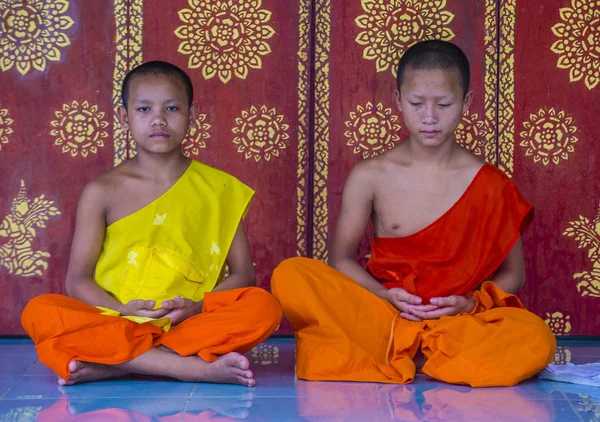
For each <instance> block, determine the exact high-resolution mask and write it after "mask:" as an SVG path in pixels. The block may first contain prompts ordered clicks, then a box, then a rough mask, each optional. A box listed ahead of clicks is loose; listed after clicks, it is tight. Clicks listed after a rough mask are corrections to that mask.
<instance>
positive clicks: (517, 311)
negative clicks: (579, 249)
mask: <svg viewBox="0 0 600 422" xmlns="http://www.w3.org/2000/svg"><path fill="white" fill-rule="evenodd" d="M469 77H470V76H469V63H468V60H467V58H466V57H465V55H464V53H463V52H462V51H461V50H460V49H459V48H458V47H456V46H454V45H453V44H450V43H447V42H442V41H426V42H422V43H418V44H416V45H414V46H413V47H411V48H410V49H408V50H407V51H406V53H405V54H404V55H403V57H402V59H401V61H400V64H399V67H398V72H397V82H398V83H397V85H398V91H396V93H395V100H396V103H397V106H398V108H399V110H400V111H401V113H402V114H403V118H404V124H405V127H406V128H407V129H408V131H409V133H410V135H409V137H408V139H406V140H405V141H404V142H402V143H401V144H400V145H398V146H396V147H395V148H393V149H391V150H390V151H388V152H385V153H383V154H381V155H379V156H377V157H374V158H371V159H368V160H364V161H362V162H360V163H359V164H357V165H356V167H355V168H354V169H353V170H352V172H351V173H350V175H349V177H348V180H347V182H346V186H345V188H344V194H343V199H342V209H341V213H340V216H339V220H338V223H337V227H336V230H335V233H334V234H333V238H332V243H331V245H330V254H329V257H330V264H331V266H332V267H333V268H330V267H327V266H326V265H324V264H323V263H320V262H318V261H314V260H309V259H303V258H294V259H290V260H287V261H284V262H283V263H282V264H280V266H279V267H278V268H277V269H276V270H275V272H274V275H273V279H272V289H273V293H274V294H275V296H276V297H277V298H278V299H279V301H280V303H281V304H282V307H283V311H284V314H285V315H286V316H287V318H288V319H289V320H290V322H291V324H292V326H293V327H294V329H295V331H296V340H297V367H296V368H297V369H296V370H297V375H298V377H299V378H303V379H307V380H349V381H372V382H383V383H410V382H412V381H413V379H414V375H415V371H416V369H417V366H419V367H420V370H421V371H422V372H423V373H425V374H427V375H430V376H432V377H434V378H437V379H440V380H442V381H446V382H449V383H456V384H468V385H471V386H474V387H475V386H477V387H480V386H481V387H482V386H508V385H514V384H517V383H518V382H520V381H521V380H524V379H526V378H529V377H531V376H533V375H535V374H536V373H537V372H538V371H540V370H541V369H542V368H544V367H545V366H546V365H547V364H548V363H549V362H550V361H551V360H552V358H553V354H554V350H555V347H556V341H555V338H554V337H553V335H552V334H551V332H550V330H549V328H548V327H547V326H546V324H545V323H544V322H543V321H542V320H541V319H540V318H538V317H537V316H536V315H534V314H532V313H531V312H529V311H527V310H526V309H525V308H524V307H523V305H522V304H521V302H520V301H519V299H518V298H517V297H516V296H515V295H514V294H515V293H516V292H517V291H518V290H519V289H520V288H521V287H522V286H523V283H524V282H525V270H524V260H523V247H522V244H521V237H520V236H521V233H522V231H523V230H525V228H526V227H527V225H528V224H529V222H530V220H531V217H532V207H531V205H529V204H528V203H527V201H525V199H523V197H522V196H521V195H520V193H519V191H518V190H517V188H516V187H515V185H514V184H513V182H512V181H511V180H510V179H509V178H508V177H507V176H506V175H504V173H502V172H501V171H500V170H498V169H497V168H495V167H493V166H492V165H489V164H485V163H484V162H483V161H482V160H481V159H479V158H478V157H476V156H474V155H473V154H472V153H470V152H469V151H467V150H466V149H464V148H462V147H461V146H460V145H459V144H458V143H457V142H456V141H455V138H454V132H455V130H456V128H457V127H458V124H459V123H460V121H461V118H462V115H463V113H465V112H466V111H467V109H468V108H469V105H470V104H471V100H472V98H473V93H472V91H469ZM369 219H371V221H372V224H373V226H374V231H375V236H374V238H373V240H372V256H371V258H370V260H369V262H368V264H367V268H366V269H365V268H362V267H361V266H360V265H359V264H358V263H357V262H356V261H355V254H356V249H357V246H358V243H359V241H360V239H361V238H362V236H363V234H364V231H365V229H366V227H367V224H368V222H369Z"/></svg>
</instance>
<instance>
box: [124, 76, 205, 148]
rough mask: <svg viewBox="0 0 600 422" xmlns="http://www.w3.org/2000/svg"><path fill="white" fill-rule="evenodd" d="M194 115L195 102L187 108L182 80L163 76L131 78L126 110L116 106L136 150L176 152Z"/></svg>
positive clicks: (196, 109) (195, 111) (195, 109)
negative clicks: (134, 143)
mask: <svg viewBox="0 0 600 422" xmlns="http://www.w3.org/2000/svg"><path fill="white" fill-rule="evenodd" d="M197 114H198V107H197V105H196V104H194V105H192V107H188V99H187V94H186V91H185V86H184V84H183V82H181V81H180V80H179V79H177V78H174V77H170V76H166V75H145V76H138V77H134V78H133V79H132V81H131V84H130V85H129V99H128V104H127V110H125V109H124V108H123V107H121V108H120V109H119V117H120V118H121V123H122V124H123V127H124V129H125V130H129V131H130V132H131V136H132V137H133V139H134V140H135V142H136V146H137V149H138V153H139V152H142V151H147V152H151V153H159V154H160V153H162V154H164V153H169V152H173V151H179V150H180V147H181V143H182V142H183V140H184V138H185V135H186V134H187V131H188V127H189V126H190V124H193V122H194V120H195V119H196V116H197Z"/></svg>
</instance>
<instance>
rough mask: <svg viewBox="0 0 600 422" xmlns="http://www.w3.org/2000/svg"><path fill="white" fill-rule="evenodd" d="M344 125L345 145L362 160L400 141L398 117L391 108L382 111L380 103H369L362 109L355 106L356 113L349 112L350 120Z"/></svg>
mask: <svg viewBox="0 0 600 422" xmlns="http://www.w3.org/2000/svg"><path fill="white" fill-rule="evenodd" d="M344 123H345V125H346V127H348V130H346V131H345V132H344V136H345V137H346V138H347V139H348V142H347V143H346V145H348V146H349V147H351V148H352V152H353V153H354V154H362V157H363V158H369V157H374V156H376V155H377V154H381V153H382V152H385V151H387V150H389V149H390V148H393V147H394V146H396V143H397V142H399V141H400V137H399V136H398V132H399V131H400V124H399V123H398V116H396V115H394V114H393V113H392V109H391V108H386V109H384V108H383V104H381V103H378V104H377V105H374V104H373V103H371V102H370V101H369V102H368V103H367V104H366V105H365V106H364V107H363V106H360V105H359V106H357V107H356V111H352V112H350V120H348V121H346V122H344Z"/></svg>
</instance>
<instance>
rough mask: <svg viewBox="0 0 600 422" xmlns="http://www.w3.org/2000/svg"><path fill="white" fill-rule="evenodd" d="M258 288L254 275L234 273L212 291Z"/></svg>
mask: <svg viewBox="0 0 600 422" xmlns="http://www.w3.org/2000/svg"><path fill="white" fill-rule="evenodd" d="M253 286H256V278H255V277H254V274H242V273H232V274H230V275H229V276H228V277H227V278H226V279H224V280H223V281H222V282H220V283H219V284H218V285H217V286H216V287H215V288H214V289H213V290H212V291H213V292H218V291H222V290H232V289H241V288H243V287H253Z"/></svg>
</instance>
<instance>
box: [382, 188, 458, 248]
mask: <svg viewBox="0 0 600 422" xmlns="http://www.w3.org/2000/svg"><path fill="white" fill-rule="evenodd" d="M466 188H467V186H462V185H461V184H460V185H455V186H453V185H452V184H451V183H444V184H441V185H438V186H426V185H425V186H423V185H421V186H419V185H413V184H401V185H397V186H384V187H381V188H379V189H378V190H377V191H376V192H375V196H374V205H373V216H372V219H373V225H374V228H375V235H376V236H379V237H404V236H408V235H411V234H413V233H416V232H418V231H420V230H422V229H424V228H426V227H428V226H430V225H431V224H432V223H434V222H435V221H437V220H438V219H440V218H441V217H442V216H443V215H444V214H445V213H446V212H448V211H449V210H450V209H451V208H452V207H453V206H454V205H455V204H456V203H457V202H458V201H459V200H460V199H461V197H462V196H463V194H464V192H465V190H466Z"/></svg>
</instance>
